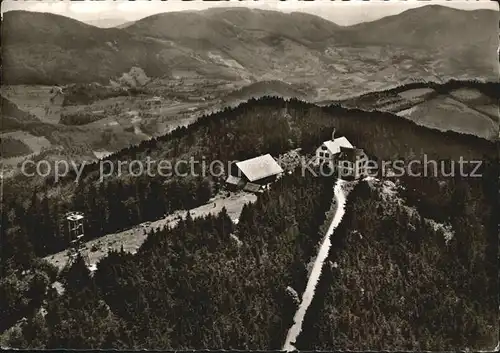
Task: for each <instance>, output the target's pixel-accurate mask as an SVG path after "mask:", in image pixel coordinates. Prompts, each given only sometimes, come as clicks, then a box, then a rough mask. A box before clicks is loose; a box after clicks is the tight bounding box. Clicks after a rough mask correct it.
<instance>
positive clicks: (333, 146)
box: [323, 136, 354, 154]
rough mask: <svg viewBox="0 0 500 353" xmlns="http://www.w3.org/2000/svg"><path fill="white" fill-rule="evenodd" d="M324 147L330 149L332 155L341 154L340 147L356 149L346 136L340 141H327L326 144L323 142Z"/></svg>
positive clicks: (340, 138) (339, 139)
mask: <svg viewBox="0 0 500 353" xmlns="http://www.w3.org/2000/svg"><path fill="white" fill-rule="evenodd" d="M323 145H325V146H326V148H327V149H328V151H329V152H330V153H331V154H337V153H339V152H340V147H344V148H354V146H353V145H352V144H351V143H350V142H349V140H348V139H346V138H345V137H344V136H342V137H339V138H338V139H335V140H333V141H332V140H329V141H325V142H323Z"/></svg>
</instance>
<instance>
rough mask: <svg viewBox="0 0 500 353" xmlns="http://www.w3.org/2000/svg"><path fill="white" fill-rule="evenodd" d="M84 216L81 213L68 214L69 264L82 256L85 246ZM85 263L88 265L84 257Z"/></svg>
mask: <svg viewBox="0 0 500 353" xmlns="http://www.w3.org/2000/svg"><path fill="white" fill-rule="evenodd" d="M83 220H84V215H83V213H81V212H68V213H66V223H67V225H68V228H67V229H68V241H69V248H68V258H69V259H68V260H69V261H68V262H70V263H71V262H73V260H74V259H76V257H77V256H78V255H79V254H80V255H82V256H83V254H81V252H80V250H81V248H82V245H83V238H84V235H85V233H84V230H83ZM83 258H84V259H85V262H86V263H87V264H88V259H87V257H86V256H83Z"/></svg>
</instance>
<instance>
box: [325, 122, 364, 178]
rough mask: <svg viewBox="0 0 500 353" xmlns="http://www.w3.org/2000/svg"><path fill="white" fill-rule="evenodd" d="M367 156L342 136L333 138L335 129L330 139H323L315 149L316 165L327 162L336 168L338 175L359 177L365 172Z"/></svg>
mask: <svg viewBox="0 0 500 353" xmlns="http://www.w3.org/2000/svg"><path fill="white" fill-rule="evenodd" d="M367 162H368V156H367V155H366V153H365V152H364V151H363V149H361V148H356V147H355V146H353V145H352V144H351V142H349V140H348V139H347V138H346V137H344V136H342V137H339V138H335V129H334V130H333V133H332V139H331V140H328V141H324V142H323V143H322V144H321V146H319V147H318V148H317V149H316V165H318V166H321V165H324V164H328V165H329V167H330V168H333V169H336V170H337V174H338V175H339V176H340V177H345V176H351V177H354V178H359V177H361V176H363V175H364V174H366V164H367Z"/></svg>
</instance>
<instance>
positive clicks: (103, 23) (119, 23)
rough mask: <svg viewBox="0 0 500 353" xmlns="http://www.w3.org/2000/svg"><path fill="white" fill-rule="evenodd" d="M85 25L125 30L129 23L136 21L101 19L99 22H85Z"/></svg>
mask: <svg viewBox="0 0 500 353" xmlns="http://www.w3.org/2000/svg"><path fill="white" fill-rule="evenodd" d="M84 22H85V23H87V24H89V25H92V26H96V27H100V28H112V27H118V28H124V27H123V26H124V25H125V26H126V24H127V23H129V22H130V23H132V22H134V21H127V20H125V19H123V18H99V19H97V20H89V21H84Z"/></svg>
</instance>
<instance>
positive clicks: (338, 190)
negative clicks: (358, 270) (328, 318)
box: [283, 180, 346, 352]
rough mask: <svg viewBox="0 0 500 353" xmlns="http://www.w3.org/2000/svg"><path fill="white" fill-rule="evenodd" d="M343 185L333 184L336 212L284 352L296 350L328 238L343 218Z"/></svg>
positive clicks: (323, 259)
mask: <svg viewBox="0 0 500 353" xmlns="http://www.w3.org/2000/svg"><path fill="white" fill-rule="evenodd" d="M343 183H344V182H343V181H342V180H338V181H337V183H336V184H335V189H334V193H335V202H336V204H337V210H336V211H335V215H334V217H333V220H332V223H331V224H330V227H329V228H328V230H327V232H326V234H325V237H324V238H323V242H322V244H321V247H320V248H319V251H318V256H317V257H316V261H315V262H314V265H313V268H312V271H311V274H310V276H309V279H308V280H307V286H306V289H305V291H304V294H303V295H302V301H301V303H300V305H299V308H298V309H297V312H296V313H295V316H294V318H293V322H294V323H293V325H292V327H291V328H290V330H289V331H288V334H287V336H286V340H285V344H284V345H283V350H284V351H287V352H290V351H293V350H296V348H295V347H294V344H295V343H296V340H297V337H298V336H299V334H300V332H301V331H302V322H303V320H304V316H305V314H306V312H307V308H308V307H309V305H310V304H311V302H312V300H313V298H314V291H315V289H316V285H317V284H318V281H319V277H320V275H321V269H322V267H323V263H324V262H325V260H326V258H327V256H328V251H329V250H330V245H331V242H330V236H331V235H332V234H333V232H334V231H335V229H336V228H337V226H338V225H339V224H340V221H341V220H342V217H343V216H344V212H345V202H346V196H345V194H344V191H343V189H342V185H343Z"/></svg>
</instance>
